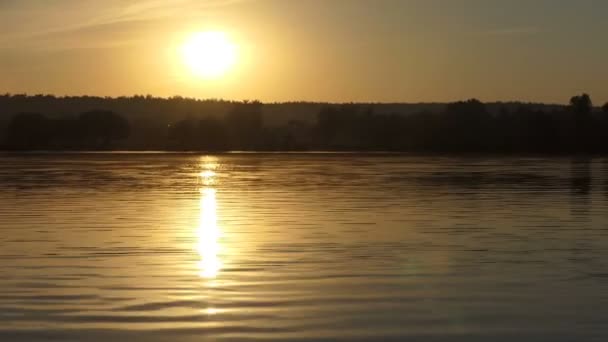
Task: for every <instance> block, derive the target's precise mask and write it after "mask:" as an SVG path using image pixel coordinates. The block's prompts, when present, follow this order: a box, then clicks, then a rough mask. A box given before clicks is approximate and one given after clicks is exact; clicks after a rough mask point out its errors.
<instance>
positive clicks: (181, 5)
mask: <svg viewBox="0 0 608 342" xmlns="http://www.w3.org/2000/svg"><path fill="white" fill-rule="evenodd" d="M0 1H1V0H0ZM246 1H251V0H207V1H196V0H171V1H169V0H146V1H125V0H114V1H108V2H105V3H103V4H100V5H96V4H94V5H93V6H91V4H92V3H89V4H88V5H89V6H88V7H87V9H88V11H83V13H82V14H80V15H78V16H76V17H73V16H72V17H71V18H70V19H71V22H70V24H68V25H65V24H64V23H63V22H61V23H57V22H49V23H48V25H46V27H44V28H43V29H39V30H37V31H34V32H29V33H26V34H24V33H22V32H10V31H9V32H6V30H5V33H4V34H0V48H2V47H11V46H12V45H13V44H15V43H17V44H23V45H35V46H39V45H38V44H39V43H40V42H43V43H44V42H49V43H50V42H53V40H54V39H59V42H54V43H53V44H48V45H49V46H51V47H52V48H54V49H62V48H71V46H62V45H61V44H57V43H61V39H63V38H65V37H69V36H78V35H79V34H84V35H86V34H91V33H95V34H101V33H103V32H106V33H108V34H119V35H123V34H122V33H124V32H127V33H128V32H129V30H131V29H134V28H135V29H136V28H146V27H147V26H149V27H153V26H154V25H153V23H155V22H158V23H163V22H166V21H169V20H170V19H173V18H176V17H192V16H196V15H201V14H202V13H201V12H203V11H208V10H211V9H218V8H221V7H226V6H230V5H234V4H238V3H242V2H246ZM24 2H25V4H24V5H23V6H24V7H14V8H12V9H11V11H12V12H14V13H13V14H14V15H21V16H24V17H27V19H28V20H44V18H34V17H36V16H40V15H41V14H38V13H43V11H39V12H36V11H35V10H34V11H32V10H33V9H35V8H36V7H35V6H33V4H32V3H31V2H28V1H24ZM0 4H1V2H0ZM84 5H87V4H86V3H84ZM40 6H44V5H40ZM70 6H71V5H70V3H69V2H66V3H65V4H64V6H59V7H57V6H55V7H54V8H52V10H53V11H56V12H61V11H63V10H64V9H65V8H69V7H70ZM64 7H65V8H64ZM26 8H27V10H26ZM46 10H49V9H46ZM30 12H31V13H33V14H30ZM100 12H101V13H102V14H101V15H100V14H99V13H100ZM90 14H94V15H90ZM1 18H2V16H0V19H1ZM66 21H68V20H66ZM116 38H117V37H108V40H112V43H111V44H110V45H112V46H113V45H122V44H125V43H127V42H133V41H134V40H133V39H132V38H131V39H128V40H126V41H121V39H120V37H119V39H116ZM69 45H72V44H69ZM89 45H96V46H98V47H105V46H107V45H108V44H106V43H104V40H103V39H101V40H99V41H98V42H96V43H93V44H89Z"/></svg>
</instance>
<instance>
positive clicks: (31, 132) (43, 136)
mask: <svg viewBox="0 0 608 342" xmlns="http://www.w3.org/2000/svg"><path fill="white" fill-rule="evenodd" d="M7 130H8V137H7V140H8V142H7V143H8V145H9V146H10V147H12V148H16V149H30V150H31V149H45V148H46V147H48V144H49V141H50V140H51V138H52V131H51V128H50V124H49V120H48V119H47V118H46V117H45V116H44V115H42V114H39V113H20V114H17V115H15V116H14V117H13V118H12V119H11V121H10V122H9V124H8V128H7Z"/></svg>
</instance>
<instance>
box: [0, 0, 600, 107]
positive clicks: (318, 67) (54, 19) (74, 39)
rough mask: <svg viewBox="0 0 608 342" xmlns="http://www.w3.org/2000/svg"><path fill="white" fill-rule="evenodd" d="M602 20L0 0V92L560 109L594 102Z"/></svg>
mask: <svg viewBox="0 0 608 342" xmlns="http://www.w3.org/2000/svg"><path fill="white" fill-rule="evenodd" d="M606 11H608V2H606V1H597V0H581V1H574V0H572V1H566V0H555V1H553V0H538V1H527V0H525V1H524V0H513V1H511V0H454V1H445V0H403V1H395V0H378V1H370V0H349V1H341V0H336V1H326V0H307V1H287V0H171V1H170V0H106V1H97V0H61V1H40V0H20V1H1V0H0V92H10V93H24V92H25V93H30V94H36V93H53V94H57V95H81V94H90V95H100V96H120V95H133V94H151V95H155V96H173V95H182V96H188V97H197V98H224V99H236V100H241V99H260V100H262V101H265V102H269V101H291V100H307V101H332V102H333V101H336V102H349V101H379V102H434V101H439V102H442V101H451V100H459V99H466V98H470V97H477V98H479V99H481V100H484V101H493V100H523V101H542V102H565V101H567V100H568V99H569V98H570V96H572V95H573V94H576V93H581V92H583V91H586V92H589V93H590V94H591V95H592V96H593V98H594V99H595V100H596V101H597V102H598V103H599V102H604V101H606V100H608V88H607V87H606V86H605V84H606V80H607V79H608V68H605V60H606V59H608V48H607V47H606V46H605V44H602V42H603V41H604V40H605V39H604V38H605V32H607V31H608V23H607V21H606V20H605V19H604V17H603V16H602V13H606ZM206 32H207V33H210V32H216V33H219V34H220V35H222V36H223V37H225V38H220V39H219V40H216V39H215V38H213V37H209V36H207V37H205V33H206ZM201 35H202V36H201ZM197 37H198V38H197ZM224 39H225V40H224ZM200 40H203V41H204V40H207V42H206V43H204V42H202V41H200ZM210 45H213V47H212V48H210V49H208V48H207V47H208V46H210ZM184 49H186V50H187V52H185V56H184ZM195 76H197V77H195ZM201 76H202V77H201Z"/></svg>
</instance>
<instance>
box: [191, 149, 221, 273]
mask: <svg viewBox="0 0 608 342" xmlns="http://www.w3.org/2000/svg"><path fill="white" fill-rule="evenodd" d="M202 167H203V171H201V173H200V177H201V180H202V184H203V187H202V188H200V194H201V199H200V202H201V203H200V221H199V226H198V230H197V237H198V248H197V249H198V253H199V254H200V257H201V260H200V263H199V267H200V276H201V277H203V278H215V277H217V275H218V273H219V271H220V269H221V268H222V262H221V260H220V257H219V254H220V237H221V230H220V228H219V226H218V222H217V200H216V192H217V191H216V189H214V188H213V184H214V177H215V175H216V173H215V171H213V169H215V168H217V163H215V162H213V160H210V159H208V158H207V159H204V160H203V163H202Z"/></svg>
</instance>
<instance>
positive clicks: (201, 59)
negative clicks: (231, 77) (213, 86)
mask: <svg viewBox="0 0 608 342" xmlns="http://www.w3.org/2000/svg"><path fill="white" fill-rule="evenodd" d="M182 53H183V58H184V62H185V64H186V65H187V66H188V68H189V69H190V70H191V72H192V73H193V74H194V75H196V76H199V77H203V78H218V77H220V76H222V75H224V74H225V73H226V72H228V71H229V70H230V68H231V67H232V66H233V65H234V63H235V62H236V46H235V45H234V44H233V43H232V42H231V41H230V40H229V39H228V37H226V35H225V34H224V33H222V32H201V33H196V34H194V35H193V36H192V37H190V38H189V39H188V40H187V41H186V43H185V44H184V46H183V49H182Z"/></svg>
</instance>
